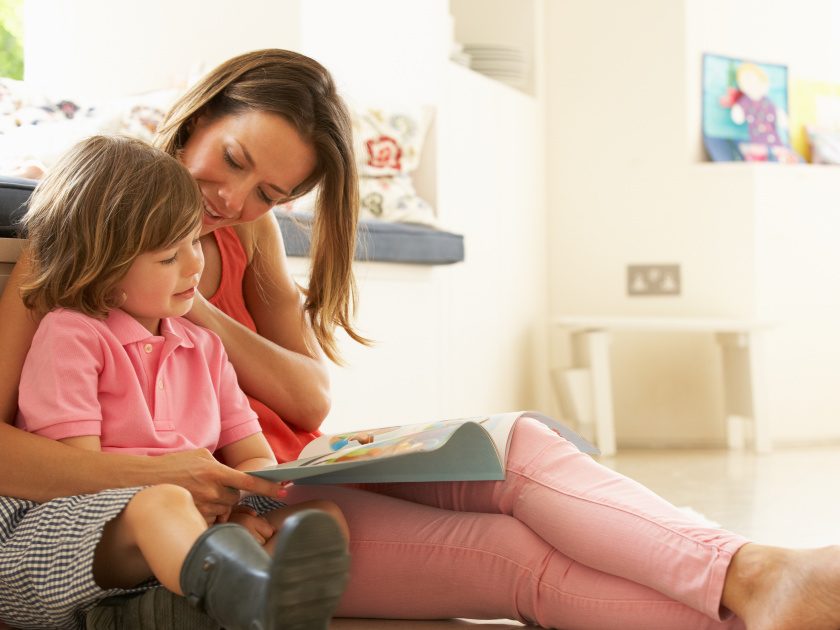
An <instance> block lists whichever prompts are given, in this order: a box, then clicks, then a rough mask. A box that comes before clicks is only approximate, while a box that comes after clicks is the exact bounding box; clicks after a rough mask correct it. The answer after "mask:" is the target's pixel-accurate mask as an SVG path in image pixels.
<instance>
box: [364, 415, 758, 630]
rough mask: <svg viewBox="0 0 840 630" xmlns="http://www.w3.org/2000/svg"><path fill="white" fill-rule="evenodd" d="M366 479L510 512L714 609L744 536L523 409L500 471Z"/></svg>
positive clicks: (590, 563) (457, 504) (405, 493)
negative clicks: (411, 480)
mask: <svg viewBox="0 0 840 630" xmlns="http://www.w3.org/2000/svg"><path fill="white" fill-rule="evenodd" d="M370 488H371V489H374V490H375V491H376V492H381V493H384V494H388V495H390V496H395V497H400V498H404V499H406V500H408V501H411V502H416V503H423V504H427V505H432V506H436V507H441V508H445V509H451V510H458V511H469V512H490V513H501V514H506V515H509V516H512V517H514V518H515V519H517V520H519V521H521V522H522V523H524V524H525V525H527V526H528V528H530V529H531V530H532V531H533V532H534V533H536V534H537V535H538V536H539V537H540V538H542V539H543V540H545V541H546V542H547V543H548V544H549V545H550V546H551V547H553V548H554V549H557V550H558V551H559V552H560V553H562V554H564V555H567V556H569V557H570V558H572V559H573V560H575V561H576V562H578V563H580V564H582V565H585V566H587V567H590V568H592V569H595V570H596V571H600V572H602V573H606V574H609V575H615V576H620V577H622V578H625V579H627V580H630V581H631V582H636V583H638V584H643V585H645V586H648V587H650V588H653V589H654V590H656V591H658V592H660V593H663V594H665V595H666V596H667V597H669V598H671V599H674V600H677V601H680V602H682V603H684V604H686V605H688V606H690V607H692V608H694V609H696V610H699V611H701V612H703V613H704V614H706V615H709V616H711V617H714V618H717V616H718V614H719V608H720V604H721V595H722V591H723V585H724V580H725V577H726V571H727V568H728V567H729V563H730V561H731V559H732V556H733V554H734V553H735V552H736V551H737V550H738V549H739V548H740V547H741V546H742V545H743V544H745V543H746V542H747V541H746V539H744V538H742V537H740V536H737V535H735V534H732V533H729V532H726V531H724V530H720V529H714V528H709V527H704V526H702V525H698V524H697V523H696V521H694V520H692V519H691V518H690V517H688V516H686V515H685V514H684V513H683V512H681V511H680V510H678V509H677V508H675V507H674V506H672V505H671V504H669V503H668V502H667V501H665V500H664V499H662V498H661V497H659V496H657V495H656V494H654V493H653V492H651V491H650V490H648V489H647V488H645V487H644V486H642V485H641V484H639V483H637V482H635V481H632V480H631V479H628V478H627V477H624V476H623V475H620V474H618V473H616V472H614V471H612V470H610V469H609V468H606V467H605V466H602V465H600V464H598V463H597V462H595V461H594V460H593V459H592V458H591V457H589V456H588V455H584V454H583V453H581V452H580V451H578V450H577V448H575V447H574V446H573V445H571V444H570V443H569V442H568V441H566V440H565V439H563V438H562V437H560V436H558V435H557V434H556V433H554V432H553V431H551V430H550V429H548V428H547V427H545V425H543V424H542V423H540V422H538V421H536V420H532V419H530V418H524V419H522V420H520V421H519V422H517V424H516V426H515V428H514V434H513V436H512V439H511V443H510V448H509V453H508V461H507V475H506V479H505V480H504V481H486V482H453V483H415V484H377V485H375V486H373V485H372V486H370Z"/></svg>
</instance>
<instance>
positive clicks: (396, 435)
mask: <svg viewBox="0 0 840 630" xmlns="http://www.w3.org/2000/svg"><path fill="white" fill-rule="evenodd" d="M484 419H485V418H484V417H475V418H458V419H454V420H440V421H437V422H421V423H417V424H407V425H404V426H394V427H379V428H376V429H364V430H361V431H348V432H346V433H337V434H335V435H322V436H321V437H319V438H317V439H315V440H312V441H311V442H310V443H309V444H307V445H306V446H305V447H303V450H302V451H301V452H300V456H299V457H298V459H309V458H311V457H316V456H322V455H331V454H333V453H335V454H340V455H339V456H342V455H345V454H347V453H350V452H352V451H355V450H356V449H358V448H360V447H363V446H366V445H364V444H362V442H361V441H360V440H361V439H364V436H368V437H370V438H372V441H373V442H374V443H377V444H382V443H383V442H389V441H393V440H399V439H400V438H403V437H405V436H408V435H414V434H419V433H423V432H427V431H429V432H437V431H439V430H440V429H443V428H446V427H449V428H450V430H449V431H446V434H447V435H451V433H452V431H453V430H454V429H455V428H457V427H458V426H460V425H462V424H464V423H465V422H480V421H481V420H484Z"/></svg>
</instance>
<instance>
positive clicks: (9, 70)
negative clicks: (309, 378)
mask: <svg viewBox="0 0 840 630" xmlns="http://www.w3.org/2000/svg"><path fill="white" fill-rule="evenodd" d="M0 77H11V78H12V79H23V0H0Z"/></svg>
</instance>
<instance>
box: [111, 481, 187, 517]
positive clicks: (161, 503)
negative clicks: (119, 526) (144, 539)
mask: <svg viewBox="0 0 840 630" xmlns="http://www.w3.org/2000/svg"><path fill="white" fill-rule="evenodd" d="M193 508H195V503H194V502H193V498H192V495H191V494H190V493H189V491H188V490H187V489H186V488H182V487H181V486H176V485H175V484H169V483H163V484H159V485H156V486H150V487H148V488H144V489H143V490H141V491H140V492H138V493H137V494H135V495H134V497H133V498H132V499H131V501H129V502H128V505H127V506H126V513H129V512H144V513H145V512H152V511H154V512H157V513H160V512H159V511H160V510H178V509H193Z"/></svg>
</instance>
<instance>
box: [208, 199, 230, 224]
mask: <svg viewBox="0 0 840 630" xmlns="http://www.w3.org/2000/svg"><path fill="white" fill-rule="evenodd" d="M204 216H205V217H206V218H207V219H209V220H210V221H211V222H218V221H223V220H224V219H225V218H226V217H225V216H223V215H221V214H219V213H218V212H216V209H215V208H214V207H213V204H211V203H210V202H209V201H207V198H205V199H204Z"/></svg>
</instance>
